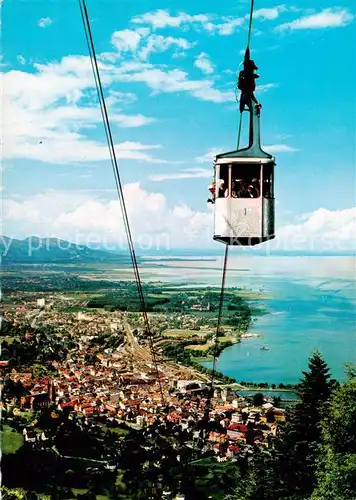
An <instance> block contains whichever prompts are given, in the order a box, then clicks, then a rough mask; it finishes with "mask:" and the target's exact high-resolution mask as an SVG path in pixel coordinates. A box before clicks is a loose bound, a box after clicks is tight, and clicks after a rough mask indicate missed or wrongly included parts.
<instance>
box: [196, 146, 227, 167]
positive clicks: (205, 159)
mask: <svg viewBox="0 0 356 500" xmlns="http://www.w3.org/2000/svg"><path fill="white" fill-rule="evenodd" d="M220 153H223V151H222V149H218V148H210V149H209V150H208V151H207V152H206V153H205V154H204V155H202V156H198V157H197V158H195V161H197V162H198V163H211V164H213V163H214V158H215V156H216V155H218V154H220Z"/></svg>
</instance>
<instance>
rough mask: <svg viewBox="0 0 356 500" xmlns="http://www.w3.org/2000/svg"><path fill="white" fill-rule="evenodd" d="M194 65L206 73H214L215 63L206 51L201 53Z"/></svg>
mask: <svg viewBox="0 0 356 500" xmlns="http://www.w3.org/2000/svg"><path fill="white" fill-rule="evenodd" d="M194 66H196V67H197V68H199V69H200V70H201V71H202V72H203V73H204V74H206V75H209V74H211V73H214V65H213V63H212V62H211V60H210V58H209V56H208V55H207V54H205V52H202V53H201V54H199V56H198V57H197V58H196V60H195V62H194Z"/></svg>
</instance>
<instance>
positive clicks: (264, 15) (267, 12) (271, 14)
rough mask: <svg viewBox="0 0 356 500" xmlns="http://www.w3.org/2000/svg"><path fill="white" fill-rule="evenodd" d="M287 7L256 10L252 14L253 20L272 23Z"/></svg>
mask: <svg viewBox="0 0 356 500" xmlns="http://www.w3.org/2000/svg"><path fill="white" fill-rule="evenodd" d="M286 10H288V9H287V7H286V6H285V5H277V6H276V7H272V8H262V9H257V10H255V11H254V13H253V18H254V19H259V18H260V19H265V20H269V21H272V20H274V19H277V17H279V14H281V13H282V12H285V11H286Z"/></svg>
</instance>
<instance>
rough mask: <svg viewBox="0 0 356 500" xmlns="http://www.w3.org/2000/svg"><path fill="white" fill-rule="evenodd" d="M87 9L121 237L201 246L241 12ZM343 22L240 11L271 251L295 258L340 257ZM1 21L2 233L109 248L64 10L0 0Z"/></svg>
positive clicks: (207, 239)
mask: <svg viewBox="0 0 356 500" xmlns="http://www.w3.org/2000/svg"><path fill="white" fill-rule="evenodd" d="M64 6H65V7H64ZM87 6H88V11H89V14H90V18H91V21H92V30H93V36H94V41H95V45H96V50H97V54H98V56H99V60H100V65H101V74H102V78H103V82H104V84H105V95H106V97H107V98H108V100H107V104H108V108H109V113H110V117H111V119H112V129H113V134H114V139H115V143H116V145H117V153H118V157H119V161H120V170H121V174H122V180H123V182H124V184H125V198H126V200H127V204H128V209H129V215H130V220H131V223H132V227H133V233H134V236H135V239H136V240H137V241H139V240H140V237H144V238H145V241H147V242H149V241H151V242H155V241H161V242H166V241H168V240H169V245H170V247H189V246H192V247H195V248H199V247H200V246H201V247H204V248H206V247H209V246H212V247H215V246H216V245H217V244H216V243H214V242H212V239H211V236H212V216H211V206H207V204H206V200H207V197H208V191H207V186H208V184H209V182H210V177H209V176H210V173H211V172H212V161H213V156H214V153H217V152H223V151H226V150H231V149H232V148H234V146H235V143H236V130H237V123H238V118H239V117H238V111H237V104H236V102H235V101H234V86H235V81H236V70H237V67H238V64H239V63H240V62H241V60H242V57H243V56H242V51H243V50H244V48H245V44H246V36H247V23H248V20H247V14H248V12H249V3H248V2H245V1H234V2H233V1H232V0H226V1H224V2H221V3H217V2H209V1H205V2H200V1H198V2H194V4H193V3H192V2H187V1H182V0H178V1H175V2H167V1H166V2H161V1H152V0H141V1H135V2H133V1H116V2H109V1H104V0H100V1H94V0H88V1H87ZM355 13H356V11H355V9H352V5H351V1H343V2H342V3H340V4H335V3H334V2H332V1H329V0H319V1H315V2H313V4H312V5H311V4H310V2H307V1H306V0H298V2H296V3H295V4H294V5H293V4H291V5H289V4H288V5H287V4H286V5H283V4H278V2H272V1H271V0H256V1H255V18H254V23H253V32H252V43H251V51H252V56H253V58H254V59H255V61H256V63H257V65H258V66H259V74H260V79H259V81H258V84H259V88H258V92H257V97H258V98H259V100H260V101H261V103H262V105H263V108H262V142H263V144H264V145H265V147H266V149H267V150H268V149H269V151H271V152H272V153H273V154H274V155H275V156H276V161H277V170H276V199H277V205H276V210H277V229H278V234H279V237H280V238H281V239H280V242H278V241H277V242H274V243H273V245H277V246H278V245H280V247H281V245H282V239H283V248H285V249H286V248H287V246H288V245H289V247H292V246H293V245H294V247H293V248H290V249H293V250H296V248H295V244H296V243H295V242H294V243H293V242H291V241H290V239H291V236H293V235H295V234H297V235H299V240H298V245H299V246H300V248H299V247H298V249H300V250H303V249H304V250H305V249H307V248H309V249H310V247H311V246H313V248H314V249H315V248H318V249H321V250H322V249H323V248H325V251H327V249H326V246H327V245H326V243H325V241H324V240H323V238H324V236H325V235H326V236H327V239H328V242H329V243H328V245H329V247H330V242H332V245H334V250H335V251H337V250H338V249H339V250H340V252H341V253H342V252H344V251H350V250H354V249H355V248H354V241H355V240H356V228H355V219H356V208H355V205H356V204H355V199H356V174H355V109H356V107H355V105H356V102H355V93H354V91H353V89H354V88H355V57H354V46H355V20H354V17H355ZM2 18H3V27H2V29H3V37H2V38H3V40H2V43H3V50H2V53H3V57H2V61H1V63H2V68H1V70H2V72H3V73H4V75H3V95H4V138H3V192H2V194H3V211H4V220H3V233H4V234H7V235H9V236H13V237H26V236H29V235H32V234H36V235H39V236H43V237H44V236H49V235H50V236H58V237H62V238H68V239H71V240H73V241H74V240H80V241H84V242H87V241H89V240H98V241H101V242H103V241H104V242H105V241H116V239H118V238H119V237H120V235H121V234H122V228H121V225H120V224H121V223H120V220H119V219H120V214H119V212H118V208H117V203H116V201H115V200H116V195H115V191H114V190H113V188H114V182H113V175H112V171H111V165H110V163H109V162H108V150H107V147H106V144H105V136H104V129H103V126H102V123H101V120H100V113H99V108H98V103H97V98H96V94H95V87H94V80H93V76H92V73H91V68H90V64H89V59H88V51H87V46H86V42H85V38H84V31H83V26H82V22H81V17H80V12H79V7H78V4H77V2H76V1H65V2H63V1H62V0H61V1H48V2H33V1H32V2H31V1H16V0H4V1H3V3H2ZM150 238H151V240H150ZM160 238H161V240H160ZM277 240H278V238H277ZM325 245H326V246H325ZM271 248H273V246H272V247H271ZM298 249H297V250H298ZM329 250H330V248H329Z"/></svg>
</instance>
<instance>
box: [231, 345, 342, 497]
mask: <svg viewBox="0 0 356 500" xmlns="http://www.w3.org/2000/svg"><path fill="white" fill-rule="evenodd" d="M333 387H334V383H333V382H332V381H330V375H329V368H328V367H327V365H326V363H325V361H324V360H323V359H322V357H321V356H320V354H319V353H315V354H314V355H313V356H312V357H311V358H310V359H309V370H308V371H307V372H303V378H302V380H301V383H300V384H299V387H298V390H299V394H300V398H301V403H299V404H297V405H296V406H295V407H294V408H292V409H290V410H289V411H288V412H287V415H286V421H285V422H284V423H283V424H280V425H279V432H278V434H277V436H276V437H275V438H274V439H272V440H271V443H270V446H269V448H268V451H263V452H261V453H260V454H258V455H257V456H255V457H254V459H253V461H252V463H251V464H250V467H249V470H248V473H247V476H246V477H245V480H244V481H242V483H241V486H240V487H239V489H238V491H237V497H236V499H240V498H244V499H245V500H274V499H276V498H278V499H288V500H292V499H298V500H301V499H303V500H304V499H306V498H309V497H310V495H311V493H312V491H313V489H314V486H315V484H316V475H315V472H316V461H317V458H318V446H319V444H320V442H321V421H322V418H323V417H324V415H325V408H326V402H327V401H328V399H329V398H330V395H331V391H332V389H333Z"/></svg>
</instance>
